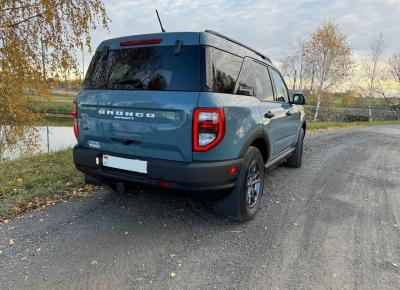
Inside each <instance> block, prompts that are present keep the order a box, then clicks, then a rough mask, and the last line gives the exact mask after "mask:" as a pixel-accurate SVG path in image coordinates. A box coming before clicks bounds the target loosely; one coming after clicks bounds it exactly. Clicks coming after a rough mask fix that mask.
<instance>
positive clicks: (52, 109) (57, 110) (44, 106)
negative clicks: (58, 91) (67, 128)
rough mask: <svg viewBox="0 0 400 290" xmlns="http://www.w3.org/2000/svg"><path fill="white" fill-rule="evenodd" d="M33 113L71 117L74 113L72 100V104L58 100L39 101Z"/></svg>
mask: <svg viewBox="0 0 400 290" xmlns="http://www.w3.org/2000/svg"><path fill="white" fill-rule="evenodd" d="M33 111H34V112H37V113H48V114H63V115H70V114H71V112H72V99H71V102H64V101H57V100H48V101H37V102H36V103H35V106H34V108H33Z"/></svg>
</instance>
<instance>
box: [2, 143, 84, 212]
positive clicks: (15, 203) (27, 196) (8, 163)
mask: <svg viewBox="0 0 400 290" xmlns="http://www.w3.org/2000/svg"><path fill="white" fill-rule="evenodd" d="M82 183H83V174H81V173H80V172H79V171H78V170H76V168H75V166H74V164H73V161H72V150H71V149H68V150H64V151H59V152H54V153H50V154H45V153H43V154H35V155H32V156H27V157H22V158H19V159H16V160H3V161H0V219H1V218H5V217H9V216H12V215H15V214H18V213H20V212H22V211H24V210H25V209H29V208H35V207H37V206H41V205H42V204H43V203H44V204H46V202H49V200H52V202H53V201H54V200H58V199H61V198H65V197H67V196H69V195H71V192H73V191H74V190H75V189H77V188H78V187H79V186H81V185H82Z"/></svg>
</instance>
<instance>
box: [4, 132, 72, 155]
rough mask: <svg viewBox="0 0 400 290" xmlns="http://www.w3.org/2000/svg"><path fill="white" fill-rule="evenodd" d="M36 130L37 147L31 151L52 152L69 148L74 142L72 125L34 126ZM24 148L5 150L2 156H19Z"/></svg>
mask: <svg viewBox="0 0 400 290" xmlns="http://www.w3.org/2000/svg"><path fill="white" fill-rule="evenodd" d="M36 128H37V132H38V141H39V144H38V147H37V148H36V149H35V150H34V152H31V153H30V154H33V153H38V152H54V151H59V150H62V149H66V148H70V147H72V146H73V145H75V144H76V139H75V137H74V132H73V129H72V127H36ZM23 152H24V149H16V150H13V151H6V152H5V154H4V158H6V159H14V158H18V157H20V156H21V155H22V154H27V153H23Z"/></svg>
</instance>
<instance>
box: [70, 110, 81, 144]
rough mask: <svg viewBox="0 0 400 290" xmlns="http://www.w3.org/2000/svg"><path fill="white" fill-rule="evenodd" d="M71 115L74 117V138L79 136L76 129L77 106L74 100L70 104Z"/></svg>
mask: <svg viewBox="0 0 400 290" xmlns="http://www.w3.org/2000/svg"><path fill="white" fill-rule="evenodd" d="M71 115H72V117H74V135H75V137H76V138H78V136H79V130H78V106H77V104H76V102H74V103H73V105H72V113H71Z"/></svg>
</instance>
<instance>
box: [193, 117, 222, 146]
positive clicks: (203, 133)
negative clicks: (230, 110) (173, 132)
mask: <svg viewBox="0 0 400 290" xmlns="http://www.w3.org/2000/svg"><path fill="white" fill-rule="evenodd" d="M193 113H194V114H193V151H197V152H204V151H207V150H210V149H211V148H213V147H214V146H216V145H217V144H218V143H219V142H221V140H222V138H223V137H224V131H225V119H224V111H223V110H222V109H195V110H194V112H193Z"/></svg>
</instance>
